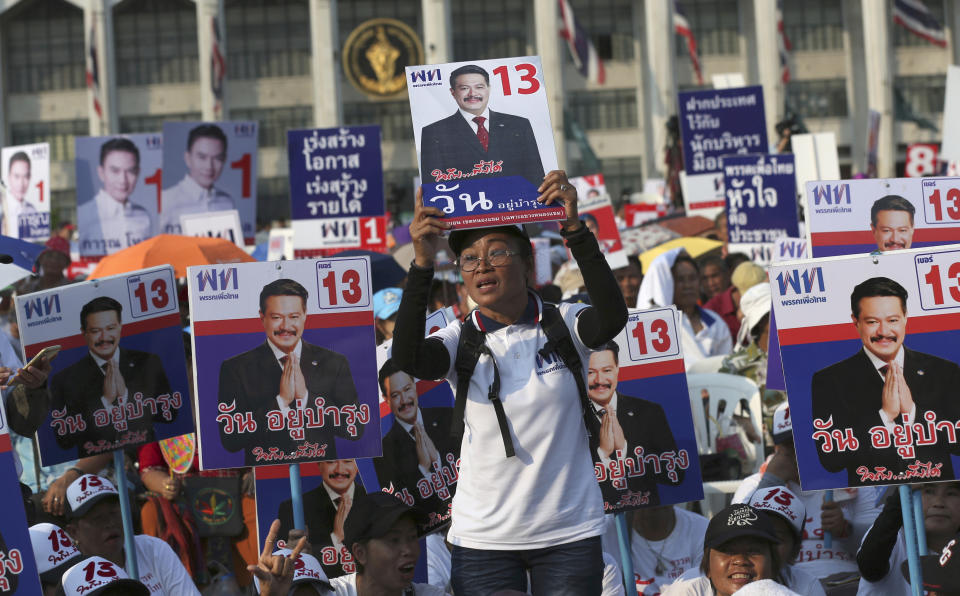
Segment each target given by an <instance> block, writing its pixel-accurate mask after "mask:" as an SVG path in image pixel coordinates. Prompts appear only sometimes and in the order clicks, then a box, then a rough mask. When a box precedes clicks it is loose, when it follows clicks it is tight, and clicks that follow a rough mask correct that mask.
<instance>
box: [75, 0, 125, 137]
mask: <svg viewBox="0 0 960 596" xmlns="http://www.w3.org/2000/svg"><path fill="white" fill-rule="evenodd" d="M113 4H114V3H113V2H111V0H88V1H87V3H86V5H85V6H84V7H83V27H84V51H85V52H86V64H87V70H88V76H90V74H89V71H90V69H91V66H93V65H91V61H92V60H93V57H92V56H91V55H90V54H91V47H95V48H96V62H97V63H96V65H95V67H96V74H97V83H98V84H97V85H96V89H95V88H94V86H93V85H87V89H88V91H87V95H88V100H87V102H88V103H87V109H88V112H89V114H90V134H91V135H94V136H102V135H109V134H115V133H118V132H120V124H119V118H118V115H117V84H116V72H117V69H116V60H115V58H114V51H113V47H114V46H113V9H112V6H113ZM98 108H99V110H98Z"/></svg>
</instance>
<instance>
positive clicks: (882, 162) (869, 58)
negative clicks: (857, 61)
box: [853, 0, 896, 178]
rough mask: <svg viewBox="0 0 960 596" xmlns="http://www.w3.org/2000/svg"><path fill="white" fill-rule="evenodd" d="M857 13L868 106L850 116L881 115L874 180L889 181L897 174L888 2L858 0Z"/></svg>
mask: <svg viewBox="0 0 960 596" xmlns="http://www.w3.org/2000/svg"><path fill="white" fill-rule="evenodd" d="M860 9H861V15H862V23H863V53H864V65H865V68H864V73H865V75H866V82H867V85H866V87H867V106H866V108H863V107H861V108H860V109H858V110H856V111H855V112H854V113H853V116H854V117H855V118H864V119H865V118H867V117H868V113H869V110H876V111H878V112H880V133H879V135H878V141H877V176H879V177H881V178H892V177H893V176H894V175H895V172H896V151H895V147H896V141H895V139H894V132H893V120H894V104H893V53H892V43H893V40H892V35H891V31H890V7H889V4H888V2H887V0H861V7H860ZM864 128H866V127H864Z"/></svg>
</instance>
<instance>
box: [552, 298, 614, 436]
mask: <svg viewBox="0 0 960 596" xmlns="http://www.w3.org/2000/svg"><path fill="white" fill-rule="evenodd" d="M540 327H541V328H542V329H543V333H544V335H546V336H547V343H546V344H545V345H544V346H543V348H541V349H540V356H542V357H543V358H547V357H548V356H549V355H550V354H551V353H553V352H556V354H557V355H558V356H560V360H562V361H563V364H564V365H565V366H566V367H567V370H569V371H570V374H572V375H573V379H574V381H576V383H577V393H579V394H580V409H581V410H582V411H583V422H584V425H585V426H586V427H587V433H588V434H589V435H590V436H597V435H598V434H599V432H600V421H599V420H597V417H596V416H595V415H593V408H591V407H590V398H589V397H588V396H587V383H586V380H585V379H584V370H583V361H582V360H581V359H580V352H578V351H577V347H576V346H575V345H574V344H573V337H571V335H570V329H569V328H568V327H567V324H566V323H565V322H564V320H563V316H562V315H561V314H560V309H559V308H557V307H556V306H555V305H553V304H549V303H547V302H544V303H543V317H542V318H541V319H540Z"/></svg>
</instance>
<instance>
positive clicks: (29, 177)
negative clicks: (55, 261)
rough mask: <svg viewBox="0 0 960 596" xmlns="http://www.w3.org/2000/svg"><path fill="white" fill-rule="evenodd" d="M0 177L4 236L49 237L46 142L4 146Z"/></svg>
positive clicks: (38, 240)
mask: <svg viewBox="0 0 960 596" xmlns="http://www.w3.org/2000/svg"><path fill="white" fill-rule="evenodd" d="M0 167H2V168H3V169H2V172H3V174H2V176H0V177H2V179H3V218H2V219H3V225H2V228H0V231H2V233H3V235H4V236H11V237H13V238H20V239H21V240H27V241H31V242H42V241H44V240H46V239H47V238H49V237H50V144H49V143H35V144H33V145H19V146H16V147H4V148H3V150H2V151H0Z"/></svg>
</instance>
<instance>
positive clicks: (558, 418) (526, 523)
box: [393, 170, 627, 596]
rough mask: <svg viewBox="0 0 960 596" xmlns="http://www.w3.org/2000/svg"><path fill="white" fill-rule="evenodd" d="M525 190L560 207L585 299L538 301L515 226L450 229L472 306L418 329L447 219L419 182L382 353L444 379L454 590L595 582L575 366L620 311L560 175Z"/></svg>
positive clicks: (594, 492)
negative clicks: (454, 449)
mask: <svg viewBox="0 0 960 596" xmlns="http://www.w3.org/2000/svg"><path fill="white" fill-rule="evenodd" d="M538 192H539V193H540V195H539V196H538V198H537V200H538V201H539V202H540V203H542V204H544V205H550V204H554V203H560V204H562V205H563V206H564V211H565V219H564V221H563V223H562V231H561V234H562V235H563V236H564V238H565V239H566V242H567V246H568V247H569V248H570V251H571V252H572V253H573V256H574V258H576V260H577V263H578V264H579V266H580V270H581V271H582V272H583V276H584V282H585V284H586V288H587V292H588V293H589V295H590V300H591V303H592V305H593V306H587V305H584V304H562V305H560V306H559V307H558V306H554V305H551V304H544V303H543V301H542V300H541V299H540V297H539V296H538V295H537V294H536V293H535V292H533V291H532V290H530V289H529V286H530V280H531V279H532V274H533V257H532V255H531V247H530V240H529V238H528V236H527V234H526V233H525V232H524V231H523V230H522V228H520V227H518V226H512V225H510V226H498V227H493V228H485V229H473V230H464V231H459V230H454V231H452V233H451V234H450V237H449V243H450V247H451V248H452V249H453V252H454V253H455V254H456V255H457V257H458V258H457V267H458V269H459V271H460V273H461V275H462V276H463V280H464V285H465V287H466V289H467V292H468V293H469V295H470V297H471V298H472V299H473V300H474V301H475V302H476V303H477V305H478V307H477V308H476V309H474V311H473V312H471V313H470V314H469V315H468V316H467V317H466V319H465V321H464V322H461V321H459V320H455V321H454V322H452V323H451V324H450V325H448V326H447V327H445V328H444V329H441V330H439V331H437V332H436V333H433V334H432V335H430V336H429V337H427V338H426V339H424V335H425V334H424V327H425V313H426V308H427V301H428V298H429V292H430V284H431V281H432V279H433V264H434V254H435V253H436V250H437V248H438V244H439V235H440V233H441V232H446V231H450V230H451V228H452V227H453V226H452V225H451V224H450V223H449V222H445V221H444V219H443V217H444V213H443V212H442V211H441V210H439V209H437V208H435V207H425V206H424V205H423V199H422V193H418V198H417V203H416V209H415V215H414V220H413V223H411V225H410V235H411V237H412V239H413V245H414V251H415V255H416V258H415V259H414V261H413V263H412V264H411V266H410V272H409V277H408V280H407V286H406V288H405V289H404V292H403V298H402V299H401V302H400V310H399V313H398V316H397V323H396V327H395V329H394V336H393V341H394V344H393V359H394V361H395V362H396V363H397V365H398V366H399V368H400V369H401V370H404V371H405V372H407V373H408V374H410V375H412V376H414V377H416V378H419V379H441V378H445V379H447V381H448V382H449V383H450V384H451V386H452V387H455V388H456V390H457V397H456V405H455V407H454V414H453V420H452V425H451V426H452V429H451V431H452V432H451V435H452V437H451V439H452V440H453V441H454V443H459V444H460V477H459V480H458V483H457V484H458V487H457V493H456V495H455V496H454V498H453V510H452V525H451V526H450V531H449V534H448V538H447V539H448V540H449V541H450V542H451V543H452V544H453V545H454V547H453V553H452V569H451V573H452V586H453V589H454V591H455V592H456V594H458V596H459V595H466V596H470V595H473V594H477V595H481V594H483V595H485V594H489V593H491V592H495V591H497V590H521V591H522V590H526V589H527V585H526V584H527V581H526V576H527V571H529V573H530V577H531V581H532V589H533V593H534V594H578V595H582V594H600V592H601V589H602V587H601V586H602V578H603V569H604V563H603V552H602V547H601V543H600V536H601V534H603V532H604V528H605V523H604V514H603V499H602V497H601V494H600V489H599V486H598V485H597V482H596V477H595V475H594V471H593V463H592V459H591V456H590V450H589V441H588V432H587V431H586V430H585V428H584V425H585V424H586V426H587V429H588V430H589V433H591V434H595V433H598V432H599V424H597V419H596V417H595V416H585V414H586V413H588V410H586V408H587V407H589V398H588V397H587V395H586V393H587V391H586V382H585V364H586V362H587V361H588V359H589V351H590V350H591V349H594V348H597V347H599V346H602V345H604V344H605V343H606V342H608V341H610V340H611V339H613V338H614V337H616V335H617V334H618V333H619V332H620V331H621V330H622V329H623V327H624V324H625V323H626V319H627V309H626V305H625V304H624V302H623V296H622V294H621V293H620V289H619V286H618V285H617V282H616V279H615V278H614V277H613V274H612V272H611V271H610V267H609V266H608V265H607V262H606V260H605V259H604V257H603V254H602V253H601V251H600V248H599V246H598V245H597V240H596V237H595V236H594V235H593V234H591V233H590V231H589V230H588V229H587V228H586V227H585V226H584V225H583V224H582V223H581V221H580V219H579V217H578V212H577V191H576V189H575V188H573V187H572V186H571V185H570V184H569V181H568V180H567V176H566V173H565V172H563V171H561V170H555V171H552V172H550V173H549V174H547V176H546V177H545V178H544V179H543V182H542V184H541V185H540V187H539V189H538ZM548 336H550V338H551V339H550V340H549V341H548ZM575 358H576V359H578V361H577V362H576V363H575V364H574V359H575ZM568 362H569V363H571V366H568V365H567V363H568ZM573 367H576V368H578V369H573ZM504 455H506V457H505V456H504Z"/></svg>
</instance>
